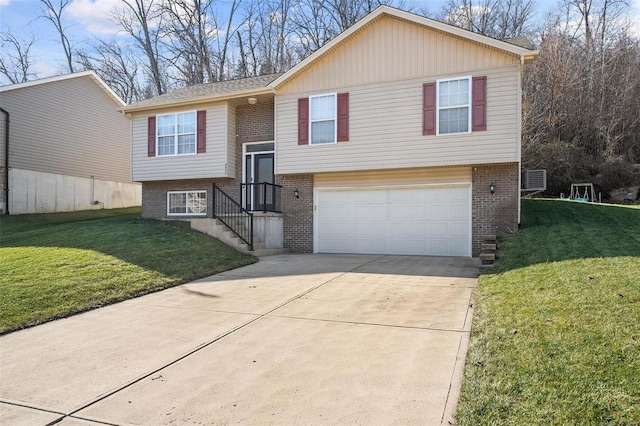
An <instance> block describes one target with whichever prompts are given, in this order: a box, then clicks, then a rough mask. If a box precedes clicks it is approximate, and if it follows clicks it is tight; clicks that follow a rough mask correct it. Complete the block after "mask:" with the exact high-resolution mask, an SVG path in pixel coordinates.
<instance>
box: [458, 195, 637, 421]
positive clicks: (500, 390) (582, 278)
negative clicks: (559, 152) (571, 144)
mask: <svg viewBox="0 0 640 426" xmlns="http://www.w3.org/2000/svg"><path fill="white" fill-rule="evenodd" d="M522 214H523V216H522V221H523V224H524V226H525V229H524V232H523V233H521V234H519V235H512V236H508V237H506V238H504V240H503V241H502V243H501V244H500V249H499V260H498V262H497V265H496V269H495V270H494V271H492V273H490V274H486V275H483V276H481V277H480V281H479V286H478V291H477V295H476V299H475V313H474V319H473V327H472V334H471V343H470V348H469V353H468V357H467V364H466V367H465V376H464V382H463V389H462V395H461V398H460V403H459V406H458V413H457V423H458V424H460V425H480V424H509V425H524V424H526V425H549V424H554V425H555V424H585V425H591V424H593V425H604V424H612V425H613V424H615V425H623V424H624V425H638V424H639V422H640V209H638V208H637V207H636V208H633V207H623V206H605V205H597V204H583V203H576V202H569V201H559V200H524V201H523V209H522Z"/></svg>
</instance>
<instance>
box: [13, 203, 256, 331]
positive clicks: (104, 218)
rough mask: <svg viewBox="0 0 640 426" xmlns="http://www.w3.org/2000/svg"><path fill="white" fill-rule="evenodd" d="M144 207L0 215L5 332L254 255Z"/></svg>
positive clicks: (250, 260)
mask: <svg viewBox="0 0 640 426" xmlns="http://www.w3.org/2000/svg"><path fill="white" fill-rule="evenodd" d="M139 215H140V209H139V208H133V209H119V210H97V211H86V212H75V213H56V214H39V215H24V216H10V217H7V216H4V217H2V218H1V219H0V306H1V307H2V308H1V309H0V334H2V333H7V332H9V331H13V330H17V329H20V328H24V327H28V326H32V325H35V324H40V323H42V322H45V321H49V320H52V319H55V318H61V317H65V316H68V315H71V314H73V313H77V312H82V311H86V310H88V309H92V308H95V307H98V306H103V305H106V304H109V303H114V302H116V301H120V300H124V299H128V298H131V297H135V296H139V295H142V294H145V293H149V292H152V291H156V290H160V289H163V288H167V287H170V286H174V285H177V284H180V283H184V282H187V281H190V280H194V279H197V278H201V277H205V276H208V275H212V274H216V273H218V272H222V271H226V270H229V269H233V268H237V267H239V266H243V265H247V264H250V263H253V262H255V261H256V259H255V258H254V257H252V256H248V255H245V254H242V253H239V252H237V251H235V250H233V249H231V248H229V247H228V246H226V245H224V244H222V243H221V242H219V241H218V240H216V239H213V238H211V237H208V236H206V235H204V234H201V233H198V232H194V231H192V230H191V229H190V227H189V224H188V223H186V222H173V221H155V220H143V219H140V218H139Z"/></svg>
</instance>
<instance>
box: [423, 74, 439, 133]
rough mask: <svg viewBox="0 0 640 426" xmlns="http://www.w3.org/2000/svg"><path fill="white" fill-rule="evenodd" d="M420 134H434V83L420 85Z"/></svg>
mask: <svg viewBox="0 0 640 426" xmlns="http://www.w3.org/2000/svg"><path fill="white" fill-rule="evenodd" d="M422 134H423V135H435V134H436V83H425V84H424V85H423V86H422Z"/></svg>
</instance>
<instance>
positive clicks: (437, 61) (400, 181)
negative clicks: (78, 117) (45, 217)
mask: <svg viewBox="0 0 640 426" xmlns="http://www.w3.org/2000/svg"><path fill="white" fill-rule="evenodd" d="M536 55H537V51H533V50H529V49H526V48H523V47H520V46H516V45H513V44H509V43H507V42H504V41H499V40H495V39H492V38H489V37H485V36H482V35H478V34H474V33H472V32H469V31H466V30H462V29H460V28H457V27H453V26H450V25H446V24H443V23H441V22H437V21H434V20H431V19H427V18H423V17H420V16H417V15H414V14H411V13H407V12H403V11H400V10H397V9H394V8H390V7H387V6H381V7H379V8H378V9H376V10H375V11H374V12H372V13H370V14H369V15H367V16H366V17H365V18H363V19H362V20H361V21H359V22H358V23H357V24H356V25H354V26H353V27H352V28H350V29H349V30H347V31H345V32H344V33H342V34H341V35H339V36H338V37H336V38H335V39H334V40H332V41H331V42H330V43H328V44H326V45H325V46H324V47H322V48H321V49H319V50H318V51H316V52H315V53H313V54H312V55H310V56H309V57H308V58H306V59H305V60H304V61H302V62H301V63H299V64H298V65H297V66H295V67H293V68H292V69H290V70H289V71H287V72H286V73H284V74H282V75H267V76H262V77H255V78H247V79H241V80H233V81H227V82H222V83H215V84H207V85H200V86H194V87H190V88H187V89H184V90H180V91H176V92H174V93H170V94H166V95H162V96H158V97H156V98H152V99H149V100H146V101H143V102H140V103H137V104H135V105H132V106H129V107H126V108H124V111H125V112H127V113H128V114H130V115H131V116H132V126H133V128H132V146H133V180H134V181H138V182H142V188H143V190H142V192H143V195H142V205H143V207H142V211H143V216H145V217H162V218H176V219H185V218H187V219H197V218H202V217H211V216H216V217H224V214H225V212H226V211H227V210H225V208H224V206H223V205H220V202H221V201H220V199H221V196H220V195H216V192H215V191H217V189H222V191H223V192H224V193H226V194H228V195H229V196H230V197H231V198H233V199H234V200H235V201H236V202H237V203H239V204H241V205H242V207H244V208H246V209H247V210H249V211H251V210H256V211H277V212H281V213H280V217H281V223H282V225H281V226H282V231H281V232H282V244H283V245H284V247H285V248H286V249H288V250H290V251H292V252H319V253H379V254H408V255H414V254H415V255H444V256H472V255H477V254H478V253H479V250H480V245H481V242H482V237H483V236H484V235H488V234H498V235H500V234H503V233H507V232H510V231H515V230H516V229H517V226H518V222H519V205H520V203H519V200H520V191H519V188H520V139H521V137H520V129H521V123H520V121H521V92H522V89H521V74H522V71H523V67H524V66H525V64H526V63H529V62H531V61H532V60H533V59H534V58H535V57H536ZM274 183H275V185H277V186H272V185H271V184H274ZM213 184H215V186H216V188H217V189H216V190H214V189H213ZM258 184H260V185H258Z"/></svg>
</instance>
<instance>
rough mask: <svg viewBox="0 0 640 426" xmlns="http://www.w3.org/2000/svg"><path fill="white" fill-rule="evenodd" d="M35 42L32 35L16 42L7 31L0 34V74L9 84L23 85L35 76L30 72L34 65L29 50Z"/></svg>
mask: <svg viewBox="0 0 640 426" xmlns="http://www.w3.org/2000/svg"><path fill="white" fill-rule="evenodd" d="M35 42H36V38H35V36H34V35H31V36H29V38H27V39H25V40H18V38H17V37H16V36H15V35H13V34H12V33H11V31H10V30H8V29H7V30H6V31H3V32H1V33H0V43H1V44H0V47H2V55H0V74H2V75H4V76H5V77H6V78H7V79H8V80H9V82H10V83H12V84H16V83H24V82H26V81H29V79H31V78H35V77H36V74H35V73H34V72H32V71H31V67H32V66H33V64H34V63H35V59H34V58H33V56H32V54H31V48H32V47H33V46H34V44H35Z"/></svg>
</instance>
